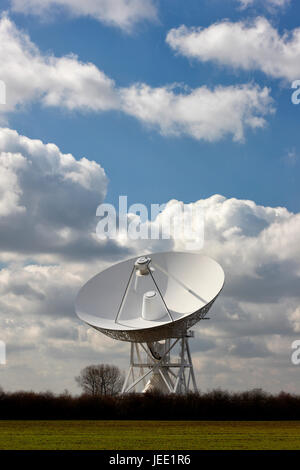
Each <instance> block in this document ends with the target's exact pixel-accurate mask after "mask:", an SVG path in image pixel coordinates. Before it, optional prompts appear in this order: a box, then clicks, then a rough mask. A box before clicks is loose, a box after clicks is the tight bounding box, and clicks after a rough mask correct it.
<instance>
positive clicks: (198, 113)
mask: <svg viewBox="0 0 300 470" xmlns="http://www.w3.org/2000/svg"><path fill="white" fill-rule="evenodd" d="M0 43H1V48H0V77H1V79H2V80H4V81H5V83H6V85H7V105H6V106H5V107H2V112H3V113H5V114H4V115H6V113H7V112H9V111H14V110H16V109H18V108H19V107H20V106H24V105H26V103H31V102H41V103H42V104H43V105H44V106H57V107H62V108H67V109H69V110H80V111H95V112H100V111H106V110H110V109H114V110H120V111H122V112H124V113H126V114H129V115H131V116H134V117H135V118H137V119H138V120H140V121H141V122H143V123H145V124H148V125H151V126H153V127H155V128H157V129H158V130H159V131H160V132H161V133H162V134H164V135H181V134H183V135H189V136H191V137H193V138H195V139H204V140H207V141H216V140H219V139H221V138H223V137H227V136H229V137H232V138H233V139H234V140H236V141H242V140H243V139H244V134H245V131H246V129H247V128H250V129H256V128H261V127H263V126H264V125H265V116H266V115H267V114H269V113H270V112H272V106H271V103H272V99H271V97H270V90H269V89H267V88H260V87H259V86H255V85H253V84H245V85H238V86H228V87H224V86H219V87H215V88H214V89H209V88H208V87H206V86H202V87H199V88H196V89H193V90H189V91H184V92H182V90H181V91H179V92H177V91H176V86H175V85H171V86H165V87H160V88H152V87H150V86H148V85H146V84H134V85H132V86H131V87H129V88H117V87H116V86H115V84H114V81H113V80H112V79H110V78H108V77H107V76H106V75H105V74H104V73H103V72H102V71H100V70H99V69H98V68H97V67H96V66H95V65H93V64H90V63H87V64H85V63H82V62H80V61H79V60H78V59H77V58H76V57H75V56H64V57H61V58H57V57H54V56H49V55H47V56H45V55H42V54H41V53H40V51H39V50H38V49H37V48H36V46H35V45H34V44H33V43H32V42H31V41H30V39H29V38H28V36H27V35H25V34H24V33H23V32H20V31H19V30H18V29H17V28H16V26H15V25H14V24H13V23H12V22H11V21H10V20H9V19H8V18H7V17H6V16H4V17H2V19H1V20H0Z"/></svg>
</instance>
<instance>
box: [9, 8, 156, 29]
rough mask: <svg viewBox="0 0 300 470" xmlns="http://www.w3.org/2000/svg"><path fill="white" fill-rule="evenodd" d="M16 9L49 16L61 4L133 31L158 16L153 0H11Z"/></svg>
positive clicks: (77, 12)
mask: <svg viewBox="0 0 300 470" xmlns="http://www.w3.org/2000/svg"><path fill="white" fill-rule="evenodd" d="M11 6H12V10H13V11H15V12H21V13H28V14H33V15H38V16H41V17H42V18H47V17H48V15H49V14H51V13H52V12H54V13H55V12H56V11H57V10H58V9H59V8H60V7H62V8H64V9H65V10H66V11H67V12H68V13H69V14H71V15H73V16H75V17H77V16H90V17H92V18H95V19H96V20H98V21H100V22H102V23H105V24H107V25H110V26H116V27H119V28H121V29H123V30H125V31H130V30H131V29H132V28H133V27H134V26H135V25H136V24H137V23H139V22H141V21H144V20H150V21H154V20H156V18H157V10H156V5H155V2H154V1H153V0H84V1H82V0H11Z"/></svg>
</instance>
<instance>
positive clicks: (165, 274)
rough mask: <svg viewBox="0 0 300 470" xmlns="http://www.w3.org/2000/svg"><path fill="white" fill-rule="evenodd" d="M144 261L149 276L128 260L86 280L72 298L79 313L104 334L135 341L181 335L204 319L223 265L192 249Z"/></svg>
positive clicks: (221, 279)
mask: <svg viewBox="0 0 300 470" xmlns="http://www.w3.org/2000/svg"><path fill="white" fill-rule="evenodd" d="M142 259H145V258H139V259H138V261H139V260H142ZM146 259H147V260H149V259H150V260H151V261H150V262H149V264H148V267H149V270H150V272H148V274H147V273H146V274H145V271H144V272H142V271H138V270H137V269H136V267H135V266H137V264H138V263H137V258H132V259H129V260H126V261H123V262H121V263H117V264H115V265H113V266H111V267H110V268H108V269H105V270H104V271H102V272H100V273H99V274H97V275H96V276H94V277H93V278H92V279H90V280H89V281H88V282H87V283H86V284H85V285H84V286H83V287H82V288H81V290H80V291H79V293H78V296H77V299H76V302H75V309H76V313H77V315H78V317H79V318H80V319H81V320H83V321H84V322H85V323H87V324H88V325H90V326H92V327H93V328H95V329H96V330H98V331H101V332H102V333H104V334H106V335H107V336H110V337H112V338H115V339H118V340H122V341H134V342H151V341H159V340H161V339H165V338H174V337H177V336H181V335H183V334H184V333H185V332H186V330H187V329H189V328H191V327H192V326H193V325H195V323H197V322H198V321H200V320H201V319H202V318H204V317H205V315H206V314H207V312H208V310H209V309H210V307H211V306H212V304H213V302H214V301H215V299H216V298H217V296H218V295H219V293H220V291H221V290H222V288H223V285H224V272H223V269H222V268H221V266H220V265H219V264H218V263H217V262H216V261H214V260H213V259H211V258H209V257H207V256H203V255H200V254H195V253H181V252H166V253H154V254H150V255H147V258H146ZM146 271H148V270H147V268H146ZM152 302H153V303H152ZM147 312H148V314H147ZM147 315H148V316H147Z"/></svg>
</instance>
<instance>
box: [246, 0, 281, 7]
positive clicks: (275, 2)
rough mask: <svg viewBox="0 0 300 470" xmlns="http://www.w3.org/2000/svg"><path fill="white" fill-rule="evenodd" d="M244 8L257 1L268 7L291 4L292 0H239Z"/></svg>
mask: <svg viewBox="0 0 300 470" xmlns="http://www.w3.org/2000/svg"><path fill="white" fill-rule="evenodd" d="M238 1H239V3H240V4H241V7H242V8H247V7H249V6H251V5H255V4H256V3H258V4H259V3H261V4H263V5H264V6H267V7H275V8H277V7H285V6H287V5H289V4H290V0H238Z"/></svg>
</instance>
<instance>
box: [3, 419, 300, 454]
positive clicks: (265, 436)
mask: <svg viewBox="0 0 300 470" xmlns="http://www.w3.org/2000/svg"><path fill="white" fill-rule="evenodd" d="M0 449H1V450H4V449H5V450H7V449H14V450H23V449H28V450H29V449H30V450H32V449H34V450H38V449H40V450H43V449H49V450H54V449H56V450H65V449H74V450H77V449H79V450H92V449H95V450H99V449H108V450H139V449H141V450H147V449H152V450H192V449H200V450H201V449H203V450H229V449H235V450H237V449H240V450H296V449H297V450H300V421H271V422H270V421H269V422H268V421H0Z"/></svg>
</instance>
